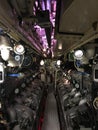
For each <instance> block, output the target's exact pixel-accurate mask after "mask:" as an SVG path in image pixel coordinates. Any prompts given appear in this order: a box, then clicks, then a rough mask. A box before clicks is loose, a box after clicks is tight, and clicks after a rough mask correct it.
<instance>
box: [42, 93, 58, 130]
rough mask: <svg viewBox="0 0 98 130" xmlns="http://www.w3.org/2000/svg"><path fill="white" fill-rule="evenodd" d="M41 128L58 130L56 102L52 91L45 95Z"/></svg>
mask: <svg viewBox="0 0 98 130" xmlns="http://www.w3.org/2000/svg"><path fill="white" fill-rule="evenodd" d="M42 130H60V125H59V117H58V112H57V104H56V99H55V96H54V94H53V93H50V94H48V96H47V100H46V108H45V113H44V121H43V125H42Z"/></svg>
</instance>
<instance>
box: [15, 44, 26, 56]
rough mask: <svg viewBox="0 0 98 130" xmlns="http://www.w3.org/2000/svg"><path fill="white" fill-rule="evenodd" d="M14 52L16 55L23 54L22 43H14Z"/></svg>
mask: <svg viewBox="0 0 98 130" xmlns="http://www.w3.org/2000/svg"><path fill="white" fill-rule="evenodd" d="M14 52H15V53H16V54H18V55H22V54H24V52H25V50H24V47H23V45H15V46H14Z"/></svg>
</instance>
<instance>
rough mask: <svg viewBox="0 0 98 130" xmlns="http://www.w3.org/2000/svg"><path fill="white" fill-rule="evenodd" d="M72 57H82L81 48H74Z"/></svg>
mask: <svg viewBox="0 0 98 130" xmlns="http://www.w3.org/2000/svg"><path fill="white" fill-rule="evenodd" d="M74 57H75V59H82V57H83V51H82V50H76V51H75V52H74Z"/></svg>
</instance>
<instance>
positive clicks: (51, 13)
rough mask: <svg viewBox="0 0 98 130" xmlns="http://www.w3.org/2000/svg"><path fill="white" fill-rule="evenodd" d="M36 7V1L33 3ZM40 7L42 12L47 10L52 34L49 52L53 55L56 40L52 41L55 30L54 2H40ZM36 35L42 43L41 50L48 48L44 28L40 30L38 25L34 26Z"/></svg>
mask: <svg viewBox="0 0 98 130" xmlns="http://www.w3.org/2000/svg"><path fill="white" fill-rule="evenodd" d="M35 4H36V6H38V1H37V0H36V2H35ZM40 5H41V7H42V10H43V11H44V10H49V16H50V21H51V23H52V28H53V29H52V33H51V45H52V46H51V48H50V49H51V52H52V53H53V49H54V45H55V44H56V40H55V39H54V28H55V16H56V0H40ZM34 28H35V29H36V32H37V34H38V35H39V37H40V39H41V40H40V41H41V42H42V46H43V49H46V50H47V48H48V47H49V46H48V41H47V37H46V32H45V29H44V28H41V27H40V26H38V25H35V26H34Z"/></svg>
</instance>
